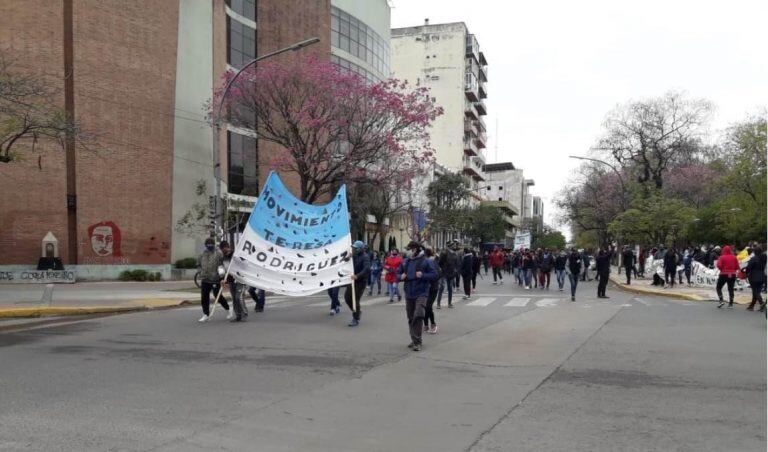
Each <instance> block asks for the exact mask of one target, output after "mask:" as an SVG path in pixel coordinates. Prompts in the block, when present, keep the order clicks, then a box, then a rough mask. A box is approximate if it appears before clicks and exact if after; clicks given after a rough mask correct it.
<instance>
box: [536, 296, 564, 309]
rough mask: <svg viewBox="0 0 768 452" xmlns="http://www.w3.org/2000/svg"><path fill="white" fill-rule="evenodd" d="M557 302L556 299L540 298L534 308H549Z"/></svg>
mask: <svg viewBox="0 0 768 452" xmlns="http://www.w3.org/2000/svg"><path fill="white" fill-rule="evenodd" d="M558 301H560V300H559V299H557V298H542V299H541V300H539V301H537V302H536V306H538V307H540V308H549V307H552V306H554V305H555V304H557V302H558Z"/></svg>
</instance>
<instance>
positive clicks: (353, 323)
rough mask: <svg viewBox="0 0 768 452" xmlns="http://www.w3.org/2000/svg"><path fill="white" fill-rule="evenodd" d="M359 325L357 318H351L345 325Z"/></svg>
mask: <svg viewBox="0 0 768 452" xmlns="http://www.w3.org/2000/svg"><path fill="white" fill-rule="evenodd" d="M357 325H360V321H359V320H357V319H352V320H351V321H350V322H349V323H347V326H357Z"/></svg>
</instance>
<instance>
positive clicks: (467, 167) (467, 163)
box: [463, 155, 484, 181]
mask: <svg viewBox="0 0 768 452" xmlns="http://www.w3.org/2000/svg"><path fill="white" fill-rule="evenodd" d="M463 162H464V174H466V175H468V176H470V177H472V178H473V179H475V180H476V181H481V180H484V178H483V165H482V164H481V163H480V160H479V159H478V158H477V157H469V156H466V155H465V156H464V160H463Z"/></svg>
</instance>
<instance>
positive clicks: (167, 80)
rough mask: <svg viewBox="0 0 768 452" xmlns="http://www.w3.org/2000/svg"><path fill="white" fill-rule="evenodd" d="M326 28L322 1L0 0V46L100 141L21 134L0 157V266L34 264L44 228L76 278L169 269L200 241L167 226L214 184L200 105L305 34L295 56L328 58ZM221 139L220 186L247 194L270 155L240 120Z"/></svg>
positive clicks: (326, 6) (326, 7)
mask: <svg viewBox="0 0 768 452" xmlns="http://www.w3.org/2000/svg"><path fill="white" fill-rule="evenodd" d="M380 2H382V3H383V2H384V0H380ZM374 3H377V4H378V3H379V1H376V2H374ZM387 12H388V10H387ZM387 21H388V15H387ZM387 26H388V25H387ZM330 27H331V1H330V0H210V1H206V0H159V1H158V0H131V1H129V2H125V1H121V0H62V1H50V0H28V1H23V2H22V1H12V2H2V5H0V43H2V44H0V49H1V50H2V51H3V53H4V54H6V55H8V56H10V57H11V59H12V60H13V61H14V65H15V67H16V68H17V69H21V70H24V71H32V72H34V73H45V74H47V75H48V78H49V79H50V80H51V81H52V83H53V84H54V85H58V86H60V88H61V89H60V90H58V89H57V91H60V96H59V97H58V98H56V99H52V100H53V101H54V102H56V103H58V104H60V105H61V106H63V107H66V108H67V110H69V111H70V112H72V113H74V115H75V117H76V118H77V119H78V120H79V121H80V122H81V123H82V124H83V125H84V126H85V127H86V128H87V129H88V130H91V131H94V132H96V133H97V134H98V135H99V136H98V143H99V150H98V151H94V152H86V151H80V150H78V151H77V152H71V150H69V151H67V150H64V149H62V148H61V147H59V146H58V145H53V144H44V145H42V146H38V147H37V149H36V151H35V152H34V153H33V152H32V151H31V149H29V147H30V146H31V144H30V145H29V146H28V145H27V144H24V146H27V149H24V152H23V155H24V156H25V158H24V159H23V160H21V161H16V162H13V163H9V164H0V165H2V166H0V192H1V193H3V195H4V196H3V197H2V199H0V212H2V214H0V246H2V252H1V253H0V269H7V270H13V269H22V268H23V269H27V268H29V267H31V266H33V265H34V264H35V263H36V262H37V260H38V258H39V257H40V251H41V247H40V242H41V240H42V238H43V237H44V236H45V235H46V233H47V232H48V231H52V232H53V234H54V235H55V236H56V238H57V239H58V241H59V248H58V253H59V255H60V256H61V258H62V260H63V262H64V264H65V266H67V268H70V269H71V268H73V266H75V265H76V267H74V268H76V269H77V273H78V279H100V278H112V277H115V276H116V275H117V274H119V272H120V271H122V270H124V269H127V268H144V269H148V270H152V271H160V272H162V273H163V275H164V277H166V278H168V277H169V276H170V268H171V263H172V262H173V261H174V260H176V259H179V258H184V257H190V256H194V255H196V254H197V252H198V251H199V249H200V245H201V240H202V239H203V237H201V236H200V237H195V236H190V235H187V234H184V233H181V232H179V231H177V230H176V228H175V225H176V223H177V221H178V219H179V218H181V217H182V216H183V215H184V213H185V212H187V211H189V209H190V208H191V206H192V205H194V204H195V203H196V202H198V201H199V196H196V194H195V184H196V183H197V182H198V181H201V180H203V181H205V182H206V184H207V191H208V194H212V193H213V185H214V178H213V160H214V159H213V158H212V157H213V154H212V149H213V134H212V131H211V128H210V127H209V126H208V125H207V123H206V122H205V114H204V111H203V105H204V103H205V102H206V101H207V100H208V99H210V97H211V95H212V91H213V88H214V87H215V86H217V85H218V84H219V81H220V77H221V75H222V73H223V72H224V71H225V70H226V69H227V68H228V67H237V66H239V65H241V64H243V63H244V62H247V61H249V60H251V59H252V58H254V57H255V56H256V55H257V54H262V53H266V52H270V51H272V50H276V49H278V48H281V47H285V46H288V45H291V44H293V43H295V42H297V41H301V40H304V39H308V38H311V37H319V38H320V42H319V43H318V44H315V45H313V46H311V47H307V48H305V49H302V51H301V52H302V53H314V54H317V55H320V56H322V57H323V58H330V57H331V44H330V41H331V28H330ZM292 57H293V56H292V55H291V54H290V53H289V54H284V55H281V56H279V57H277V58H292ZM219 149H220V162H221V168H222V174H221V175H222V183H223V185H224V186H223V190H222V192H223V193H227V192H230V193H233V194H235V195H238V194H239V195H241V196H246V198H250V196H249V195H255V194H256V193H257V192H258V188H259V187H260V184H261V183H262V182H263V181H264V180H265V177H266V174H267V173H268V171H269V168H267V167H266V165H259V164H258V163H259V161H260V160H262V159H261V158H260V157H259V156H263V155H268V154H270V153H274V152H279V148H276V146H275V145H272V144H269V143H260V145H257V141H256V140H255V139H253V138H252V134H250V133H249V132H248V131H243V130H237V131H234V130H225V133H222V134H221V135H220V142H219ZM38 157H39V158H40V160H39V161H38ZM289 180H290V178H289ZM254 189H255V190H254ZM204 198H205V197H204Z"/></svg>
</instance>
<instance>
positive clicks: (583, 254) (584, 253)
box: [581, 250, 592, 282]
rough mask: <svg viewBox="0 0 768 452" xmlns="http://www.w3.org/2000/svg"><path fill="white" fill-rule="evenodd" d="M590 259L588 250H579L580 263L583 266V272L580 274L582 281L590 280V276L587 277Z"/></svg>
mask: <svg viewBox="0 0 768 452" xmlns="http://www.w3.org/2000/svg"><path fill="white" fill-rule="evenodd" d="M590 259H591V258H590V256H589V251H587V250H582V251H581V263H582V266H583V268H582V270H583V273H582V274H581V280H582V281H584V282H586V281H592V278H590V277H589V264H590Z"/></svg>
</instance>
